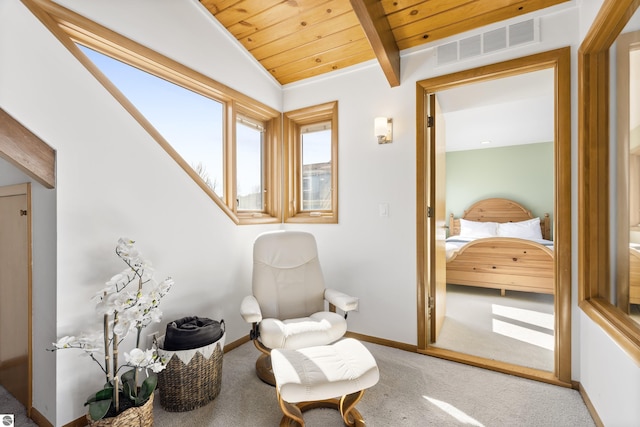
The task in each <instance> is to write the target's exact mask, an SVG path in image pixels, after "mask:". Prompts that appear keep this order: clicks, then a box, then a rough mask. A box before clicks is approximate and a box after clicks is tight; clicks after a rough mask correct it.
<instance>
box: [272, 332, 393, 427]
mask: <svg viewBox="0 0 640 427" xmlns="http://www.w3.org/2000/svg"><path fill="white" fill-rule="evenodd" d="M271 364H272V367H273V374H274V376H275V379H276V395H277V398H278V403H279V405H280V409H282V412H283V413H284V417H283V418H282V421H281V422H280V426H282V427H284V426H304V419H303V418H302V413H303V412H304V411H306V410H309V409H314V408H332V409H337V410H339V411H340V415H341V416H342V420H343V421H344V425H346V426H348V427H356V426H358V427H363V426H364V425H365V423H364V421H363V419H362V415H360V412H358V410H357V409H356V403H358V402H359V401H360V399H361V398H362V395H363V394H364V391H365V390H366V389H367V388H369V387H372V386H373V385H375V384H376V383H377V382H378V380H379V378H380V373H379V371H378V365H377V364H376V361H375V359H374V358H373V356H372V355H371V353H369V351H368V350H367V349H366V347H365V346H364V345H362V343H360V342H359V341H357V340H355V339H353V338H345V339H343V340H341V341H338V342H336V343H334V344H331V345H326V346H317V347H308V348H301V349H298V350H292V349H274V350H272V351H271ZM335 396H342V397H335Z"/></svg>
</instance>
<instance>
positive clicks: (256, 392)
mask: <svg viewBox="0 0 640 427" xmlns="http://www.w3.org/2000/svg"><path fill="white" fill-rule="evenodd" d="M364 344H365V346H367V348H368V349H369V350H370V351H371V353H372V354H373V355H374V357H375V358H376V361H377V363H378V367H379V369H380V381H379V382H378V384H376V385H375V386H373V387H372V388H370V389H368V390H367V392H366V393H365V394H364V397H363V399H362V400H361V401H360V402H359V403H358V405H357V408H358V410H359V411H360V412H361V414H362V415H363V417H364V419H365V421H366V423H367V426H369V427H375V426H379V427H390V426H393V427H397V426H408V427H418V426H419V427H424V426H438V427H448V426H486V427H489V426H491V427H502V426H504V427H512V426H518V427H527V426H535V427H593V426H595V424H594V422H593V420H592V419H591V417H590V415H589V412H588V411H587V408H586V406H585V404H584V402H583V401H582V398H581V396H580V394H579V393H578V392H577V391H575V390H572V389H568V388H562V387H557V386H553V385H549V384H545V383H541V382H537V381H531V380H526V379H523V378H519V377H514V376H510V375H505V374H501V373H498V372H493V371H488V370H484V369H479V368H474V367H472V366H467V365H463V364H459V363H455V362H450V361H446V360H441V359H437V358H433V357H429V356H424V355H420V354H416V353H411V352H406V351H402V350H397V349H392V348H388V347H384V346H380V345H376V344H371V343H364ZM257 356H258V351H257V350H256V349H255V347H254V346H253V344H252V343H246V344H243V345H242V346H240V347H238V348H236V349H234V350H232V351H230V352H228V353H226V354H225V355H224V357H223V365H222V387H221V390H220V394H219V395H218V396H217V397H216V399H214V400H213V401H212V402H211V403H209V404H207V405H205V406H203V407H201V408H198V409H195V410H193V411H188V412H167V411H165V410H164V409H163V408H162V406H161V404H160V398H159V396H158V395H156V399H155V400H154V426H155V427H183V426H187V427H216V426H219V427H235V426H238V427H254V426H255V427H262V426H277V425H279V422H280V419H281V417H282V414H281V412H280V409H279V407H278V404H277V401H276V395H275V390H274V388H273V387H271V386H268V385H266V384H264V383H263V382H261V381H260V380H259V379H258V378H257V377H256V375H255V371H254V364H255V360H256V358H257ZM156 393H162V390H158V391H157V392H156ZM7 395H8V393H3V389H1V388H0V413H14V414H16V423H15V426H20V427H23V426H24V427H31V426H35V424H34V423H33V422H31V421H30V420H27V419H26V417H25V416H24V408H23V407H21V406H20V405H19V403H17V402H16V401H15V400H13V399H11V398H10V396H7ZM16 404H17V405H18V406H14V405H16ZM305 421H306V423H307V426H308V427H332V426H336V427H337V426H343V425H344V424H343V423H342V420H341V418H340V416H339V413H338V412H337V411H333V410H329V409H315V410H312V411H309V412H307V413H306V414H305Z"/></svg>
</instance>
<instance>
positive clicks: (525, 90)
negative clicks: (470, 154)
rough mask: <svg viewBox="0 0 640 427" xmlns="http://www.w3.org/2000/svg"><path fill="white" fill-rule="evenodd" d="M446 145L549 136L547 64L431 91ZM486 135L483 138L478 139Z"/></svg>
mask: <svg viewBox="0 0 640 427" xmlns="http://www.w3.org/2000/svg"><path fill="white" fill-rule="evenodd" d="M437 97H438V101H439V103H440V108H441V110H442V112H443V116H444V120H445V126H446V140H447V151H461V150H476V149H481V148H495V147H504V146H509V145H519V144H533V143H538V142H549V141H553V139H554V70H553V69H552V68H549V69H545V70H541V71H534V72H530V73H525V74H520V75H517V76H513V77H506V78H502V79H497V80H491V81H488V82H482V83H472V84H468V85H464V86H460V87H457V88H454V89H448V90H444V91H440V92H438V93H437ZM483 141H490V143H489V144H481V142H483Z"/></svg>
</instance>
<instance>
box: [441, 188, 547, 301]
mask: <svg viewBox="0 0 640 427" xmlns="http://www.w3.org/2000/svg"><path fill="white" fill-rule="evenodd" d="M446 252H447V283H449V284H456V285H465V286H476V287H483V288H493V289H500V292H501V295H503V296H504V295H505V292H506V291H507V290H510V291H522V292H536V293H544V294H553V293H554V289H555V280H554V277H555V274H554V268H555V267H554V266H555V263H554V258H553V241H552V238H551V224H550V219H549V214H545V215H544V216H543V217H542V218H539V217H533V216H532V215H531V212H530V211H529V210H527V209H526V208H525V207H523V206H522V205H520V204H519V203H517V202H514V201H512V200H508V199H500V198H492V199H485V200H481V201H479V202H476V203H474V204H473V205H471V206H470V207H469V209H467V210H465V212H464V215H463V216H462V217H460V218H455V217H454V215H453V214H451V216H450V218H449V237H448V238H447V242H446Z"/></svg>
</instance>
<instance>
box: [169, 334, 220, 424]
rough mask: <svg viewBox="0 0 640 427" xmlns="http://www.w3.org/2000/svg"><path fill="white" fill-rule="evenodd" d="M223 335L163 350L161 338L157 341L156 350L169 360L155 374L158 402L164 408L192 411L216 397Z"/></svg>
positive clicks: (218, 386) (218, 391) (176, 410)
mask: <svg viewBox="0 0 640 427" xmlns="http://www.w3.org/2000/svg"><path fill="white" fill-rule="evenodd" d="M225 336H226V334H224V335H222V338H220V339H219V340H218V341H216V342H214V343H212V344H209V345H208V346H205V347H201V348H199V349H194V350H180V351H166V350H163V349H162V341H163V339H162V338H161V339H160V340H159V341H158V344H159V347H160V348H158V353H159V354H160V355H161V356H162V357H165V358H167V359H168V360H169V362H168V363H167V367H166V368H165V369H164V370H163V371H161V372H159V373H158V389H159V394H160V405H161V406H162V407H163V408H164V409H165V410H167V411H169V412H184V411H191V410H193V409H196V408H199V407H201V406H204V405H206V404H207V403H209V402H211V401H212V400H213V399H215V398H216V396H218V394H219V393H220V387H221V385H222V354H223V349H224V339H225ZM185 360H186V361H187V362H186V363H185Z"/></svg>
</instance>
